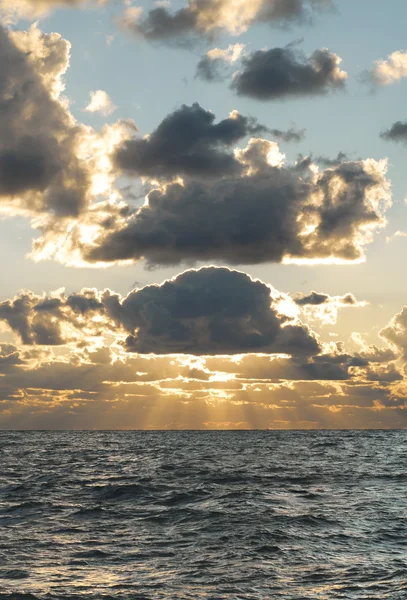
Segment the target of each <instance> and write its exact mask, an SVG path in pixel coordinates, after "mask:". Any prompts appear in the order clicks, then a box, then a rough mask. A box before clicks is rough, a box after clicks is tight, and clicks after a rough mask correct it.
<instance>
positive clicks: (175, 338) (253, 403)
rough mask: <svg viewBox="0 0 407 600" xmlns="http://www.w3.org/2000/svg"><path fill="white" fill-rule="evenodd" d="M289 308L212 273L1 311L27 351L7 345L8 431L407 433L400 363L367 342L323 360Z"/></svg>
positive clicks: (233, 275)
mask: <svg viewBox="0 0 407 600" xmlns="http://www.w3.org/2000/svg"><path fill="white" fill-rule="evenodd" d="M321 295H322V294H321ZM284 298H286V299H288V297H286V296H285V295H284V294H281V293H280V292H277V291H276V290H275V289H273V288H272V287H271V286H267V285H265V284H263V283H262V282H260V281H254V280H252V279H250V277H248V276H247V275H245V274H244V273H240V272H237V271H229V270H228V269H224V268H223V269H216V268H213V267H208V268H205V269H200V270H199V271H187V272H185V273H182V274H181V275H179V276H178V277H175V278H174V279H172V280H168V281H165V282H164V283H163V284H162V285H149V286H146V287H145V288H142V289H139V290H134V291H132V292H131V293H130V294H128V296H126V297H121V296H119V295H118V294H114V293H113V292H111V291H110V290H105V291H103V292H98V291H97V290H82V291H81V292H80V293H77V294H71V295H69V296H66V295H65V294H64V293H63V292H62V291H58V292H55V293H54V294H52V295H44V296H36V295H34V294H32V293H30V292H24V293H22V294H20V296H19V297H16V298H14V299H13V300H9V301H6V302H3V303H1V305H0V314H1V318H2V319H3V320H5V321H6V322H8V323H9V325H10V326H12V327H13V329H14V330H15V331H16V332H18V334H19V335H20V336H26V337H25V338H24V340H23V342H26V343H25V345H23V346H20V347H19V346H18V345H14V344H11V343H1V344H0V373H1V375H2V376H1V377H0V427H1V428H28V429H30V428H41V429H44V428H45V429H47V428H61V426H62V427H64V428H81V429H83V428H84V427H88V428H102V429H112V428H119V429H120V428H124V429H125V428H139V429H143V428H146V429H157V428H161V429H162V428H171V429H173V428H175V429H177V428H204V429H205V428H216V427H222V426H223V427H227V428H232V429H233V428H238V427H242V426H243V425H242V424H243V423H244V426H245V427H246V428H253V427H255V428H259V427H260V428H268V427H273V428H295V427H311V428H314V427H315V428H354V427H362V428H366V427H373V428H383V427H385V428H387V427H402V426H407V413H406V408H407V402H406V398H407V386H406V382H405V379H404V377H403V373H402V372H400V370H399V369H398V368H397V367H396V365H395V362H394V361H395V359H396V358H397V354H396V353H394V352H393V351H392V349H391V348H389V347H387V348H377V347H376V346H368V345H366V344H365V343H364V342H363V340H362V338H361V337H360V336H359V337H357V339H356V342H357V343H358V345H359V346H360V352H357V353H354V354H350V353H347V352H345V351H344V349H343V344H341V343H338V344H336V347H334V345H331V346H332V347H331V348H330V351H329V352H322V351H321V350H322V349H321V347H320V345H319V344H318V342H317V341H316V338H315V335H314V334H313V333H312V331H311V330H310V329H308V328H307V327H305V326H304V325H303V324H302V323H301V322H300V321H298V319H295V318H289V317H287V316H284V315H283V314H282V313H281V312H280V311H279V310H278V307H279V306H280V305H281V301H282V299H283V300H284ZM399 317H400V315H396V317H395V320H394V322H392V323H391V325H392V327H393V326H395V325H396V324H399V323H400V322H401V321H400V318H399ZM47 323H51V324H53V326H55V324H57V325H58V326H59V327H60V331H59V333H60V334H61V333H62V335H63V337H64V340H63V343H62V344H60V345H58V346H50V345H49V336H48V334H46V335H43V333H44V332H43V331H42V326H43V325H44V324H45V325H46V324H47ZM403 326H404V325H403ZM69 328H70V329H69ZM45 329H47V325H46V327H45ZM98 330H99V331H98ZM49 331H51V330H49ZM69 332H71V333H75V332H76V334H78V338H77V339H76V340H75V341H74V343H73V341H72V339H73V338H72V337H71V336H70V335H68V333H69ZM92 336H93V337H92ZM396 341H397V344H400V343H402V339H398V338H397V340H396ZM391 343H393V342H391ZM34 344H35V345H34ZM253 348H256V349H260V353H257V352H254V353H253V352H252V350H253ZM266 348H267V349H269V350H271V352H272V354H264V353H263V352H262V349H266ZM240 349H245V350H248V351H249V354H246V353H245V354H240V353H239V354H236V352H235V351H237V352H239V350H240ZM135 350H137V351H141V352H146V354H142V353H138V352H134V351H135ZM174 351H175V353H174ZM184 351H185V352H186V353H185V354H184ZM151 352H153V354H151ZM165 352H171V354H170V355H165V354H164V353H165ZM190 352H193V353H194V354H195V355H192V354H190ZM217 352H222V353H223V354H222V355H219V354H217Z"/></svg>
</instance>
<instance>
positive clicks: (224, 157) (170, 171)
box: [115, 103, 268, 178]
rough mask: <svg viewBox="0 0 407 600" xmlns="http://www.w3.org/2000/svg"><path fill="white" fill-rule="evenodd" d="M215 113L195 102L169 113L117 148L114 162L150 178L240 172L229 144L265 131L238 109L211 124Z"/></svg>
mask: <svg viewBox="0 0 407 600" xmlns="http://www.w3.org/2000/svg"><path fill="white" fill-rule="evenodd" d="M214 121H215V115H214V114H213V113H212V112H210V111H209V110H204V109H203V108H202V107H201V106H199V104H198V103H195V104H193V105H192V106H186V105H183V106H181V108H179V109H178V110H176V111H175V112H173V113H171V114H169V115H168V116H167V117H166V118H165V119H164V120H163V121H162V122H161V123H160V125H159V126H158V127H157V129H155V130H154V131H153V132H152V133H151V135H150V136H148V137H147V138H144V139H131V140H127V141H126V142H125V143H124V145H123V146H122V147H121V148H119V149H118V150H117V153H116V156H115V162H116V165H117V166H118V167H119V168H121V169H123V170H124V171H127V172H129V173H134V174H136V175H147V176H150V177H153V178H157V177H165V178H171V177H173V176H175V175H189V176H195V177H201V176H204V177H218V176H222V175H227V174H234V173H239V172H240V171H241V170H242V165H241V163H240V162H239V161H238V160H236V158H235V157H234V155H233V152H232V150H231V146H232V145H233V144H235V143H236V142H238V141H239V140H240V139H242V138H244V137H246V136H248V135H255V134H258V133H262V132H266V131H268V129H267V127H265V126H264V125H261V124H259V123H258V122H257V121H256V119H254V118H250V117H244V116H242V115H240V114H239V113H238V112H236V111H234V112H233V113H231V115H230V116H229V118H227V119H224V120H223V121H220V122H219V123H214Z"/></svg>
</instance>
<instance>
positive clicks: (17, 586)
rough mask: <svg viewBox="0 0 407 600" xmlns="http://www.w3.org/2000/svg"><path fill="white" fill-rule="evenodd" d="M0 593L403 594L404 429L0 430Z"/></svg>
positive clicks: (406, 542) (406, 544)
mask: <svg viewBox="0 0 407 600" xmlns="http://www.w3.org/2000/svg"><path fill="white" fill-rule="evenodd" d="M0 461H1V470H0V598H2V599H11V598H13V599H15V600H17V599H20V598H26V599H27V600H29V599H30V600H34V599H35V598H37V597H39V598H55V599H65V598H66V599H68V598H69V599H72V598H77V599H79V598H80V599H84V598H86V599H89V600H90V599H92V600H94V599H95V600H96V599H101V600H102V599H104V598H105V599H107V598H115V599H116V598H117V599H121V598H123V599H129V600H130V599H132V600H133V599H138V598H144V599H149V598H151V599H156V598H157V599H159V598H163V599H164V598H165V599H170V598H171V599H172V598H174V599H178V598H180V599H184V598H185V599H186V598H191V599H214V600H215V599H222V598H228V599H232V598H233V599H238V598H247V599H253V600H254V599H256V600H257V599H259V598H270V599H272V598H285V599H293V600H294V599H295V600H301V599H306V598H307V599H308V598H315V599H329V600H331V599H333V598H349V599H357V598H358V599H359V598H360V599H361V598H364V599H376V598H377V599H378V598H380V599H383V598H390V599H391V600H398V599H400V600H405V599H407V432H397V431H393V432H178V433H176V432H168V433H162V432H45V433H44V432H26V433H18V432H0Z"/></svg>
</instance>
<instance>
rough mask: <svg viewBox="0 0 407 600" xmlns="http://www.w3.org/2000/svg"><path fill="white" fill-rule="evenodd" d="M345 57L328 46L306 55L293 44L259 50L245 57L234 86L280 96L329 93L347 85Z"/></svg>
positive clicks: (244, 92)
mask: <svg viewBox="0 0 407 600" xmlns="http://www.w3.org/2000/svg"><path fill="white" fill-rule="evenodd" d="M340 63H341V59H340V58H339V57H338V56H337V55H336V54H334V53H333V52H329V50H327V49H322V50H315V52H313V53H312V54H311V56H309V57H305V56H304V55H302V54H301V53H299V52H298V51H296V50H294V49H293V48H292V47H290V46H288V47H286V48H273V49H271V50H258V51H257V52H254V53H253V54H251V55H249V56H247V57H244V58H243V59H242V69H241V70H240V71H239V72H238V73H237V74H236V75H235V77H234V79H233V81H232V84H231V88H232V89H234V90H235V91H236V93H237V94H238V95H239V96H249V97H251V98H255V99H256V100H264V101H265V100H277V99H279V98H283V97H286V96H310V95H311V96H315V95H321V94H327V93H328V92H332V91H335V90H339V89H343V88H344V86H345V80H346V73H345V72H344V71H341V70H340V68H339V65H340Z"/></svg>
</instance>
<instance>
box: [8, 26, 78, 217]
mask: <svg viewBox="0 0 407 600" xmlns="http://www.w3.org/2000/svg"><path fill="white" fill-rule="evenodd" d="M69 49H70V46H69V43H68V42H66V41H65V40H63V39H62V38H61V36H59V35H58V34H50V35H47V34H41V33H40V32H39V31H38V30H37V28H36V27H35V26H34V27H32V28H31V30H30V31H29V32H20V31H16V32H12V33H8V32H6V30H5V29H3V28H0V74H1V79H0V81H1V83H0V96H1V99H2V103H1V104H2V110H1V114H0V134H1V135H0V140H1V141H0V204H1V203H3V205H6V206H7V205H11V206H12V207H13V209H14V210H17V209H18V207H20V208H21V210H22V211H24V210H29V211H31V212H34V213H35V212H36V213H41V212H44V211H46V212H52V213H54V214H55V215H58V216H60V217H63V216H76V215H78V214H79V212H80V211H81V209H82V208H83V206H84V205H85V204H86V201H87V199H86V195H87V190H88V186H89V178H88V174H87V172H86V169H85V168H84V166H83V165H82V164H81V162H80V161H79V160H78V157H77V149H78V146H79V144H80V130H79V128H77V127H76V124H75V122H74V120H73V119H72V117H71V115H70V114H69V113H68V112H67V110H66V108H65V107H64V105H63V103H62V102H61V101H59V97H58V96H59V94H60V93H61V91H62V90H63V84H62V82H61V76H62V75H63V73H64V72H65V70H66V68H67V64H68V60H69Z"/></svg>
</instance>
